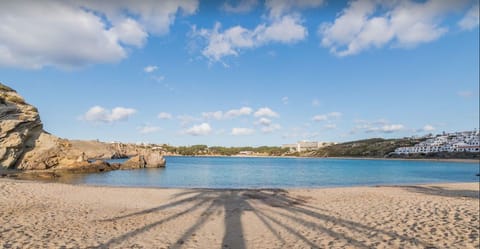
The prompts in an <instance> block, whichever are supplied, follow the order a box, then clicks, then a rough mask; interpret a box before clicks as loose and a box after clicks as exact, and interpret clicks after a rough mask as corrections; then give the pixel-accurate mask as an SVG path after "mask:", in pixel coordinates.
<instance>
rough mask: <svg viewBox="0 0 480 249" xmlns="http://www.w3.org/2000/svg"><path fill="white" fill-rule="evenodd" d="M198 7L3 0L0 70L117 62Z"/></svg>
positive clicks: (190, 0)
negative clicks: (132, 48)
mask: <svg viewBox="0 0 480 249" xmlns="http://www.w3.org/2000/svg"><path fill="white" fill-rule="evenodd" d="M197 7H198V1H197V0H185V1H173V0H166V1H128V0H120V1H56V0H45V1H33V0H32V1H2V3H1V8H0V33H1V34H2V35H1V36H0V66H8V67H20V68H29V69H40V68H43V67H45V66H54V67H60V68H77V67H82V66H86V65H90V64H96V63H111V62H118V61H120V60H122V59H124V58H126V57H127V56H128V49H129V46H133V47H142V46H143V45H144V44H145V42H146V39H147V38H148V36H149V34H154V35H163V34H166V33H168V29H169V26H170V25H171V24H172V23H173V22H174V20H175V18H176V16H177V13H179V12H180V11H181V12H182V13H184V14H186V15H189V14H193V13H194V12H195V11H196V10H197ZM46 13H48V14H46ZM133 17H135V19H134V18H133Z"/></svg>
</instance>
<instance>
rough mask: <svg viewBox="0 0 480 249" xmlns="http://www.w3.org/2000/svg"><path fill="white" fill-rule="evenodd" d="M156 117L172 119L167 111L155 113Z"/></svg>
mask: <svg viewBox="0 0 480 249" xmlns="http://www.w3.org/2000/svg"><path fill="white" fill-rule="evenodd" d="M157 118H159V119H172V114H170V113H168V112H161V113H159V114H158V115H157Z"/></svg>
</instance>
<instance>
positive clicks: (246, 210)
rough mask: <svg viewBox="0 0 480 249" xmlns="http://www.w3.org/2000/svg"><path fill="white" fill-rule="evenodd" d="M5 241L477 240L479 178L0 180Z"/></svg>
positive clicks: (123, 244) (418, 243) (467, 243)
mask: <svg viewBox="0 0 480 249" xmlns="http://www.w3.org/2000/svg"><path fill="white" fill-rule="evenodd" d="M0 191H1V193H2V195H0V203H1V206H2V212H0V223H1V224H2V229H3V232H2V233H0V247H2V246H3V247H6V248H9V247H11V248H17V247H18V248H25V247H28V248H39V247H41V248H60V247H68V248H71V247H73V248H86V247H95V248H97V247H99V248H132V247H133V248H159V247H164V248H259V249H263V248H343V247H356V248H379V247H380V248H426V247H435V248H452V247H456V248H478V245H479V236H478V235H479V233H480V231H479V230H480V227H479V226H478V220H479V219H480V217H479V216H480V214H479V207H478V203H479V189H478V184H477V183H449V184H421V185H409V186H374V187H346V188H324V189H309V188H307V189H236V190H233V189H159V188H131V187H105V186H86V185H71V184H58V183H45V182H43V183H42V182H36V181H22V180H13V179H0Z"/></svg>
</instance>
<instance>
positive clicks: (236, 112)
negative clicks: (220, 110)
mask: <svg viewBox="0 0 480 249" xmlns="http://www.w3.org/2000/svg"><path fill="white" fill-rule="evenodd" d="M252 112H253V110H252V108H250V107H242V108H240V109H232V110H229V111H227V112H225V117H226V118H234V117H239V116H248V115H250V114H251V113H252Z"/></svg>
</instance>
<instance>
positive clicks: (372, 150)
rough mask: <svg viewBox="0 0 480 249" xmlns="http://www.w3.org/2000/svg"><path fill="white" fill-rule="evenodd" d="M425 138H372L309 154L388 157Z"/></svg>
mask: <svg viewBox="0 0 480 249" xmlns="http://www.w3.org/2000/svg"><path fill="white" fill-rule="evenodd" d="M424 140H425V139H424V138H400V139H383V138H371V139H365V140H358V141H353V142H346V143H341V144H334V145H330V146H326V147H323V148H320V149H319V150H317V151H315V152H312V153H309V156H315V157H387V156H388V155H389V153H391V152H393V151H395V149H396V148H398V147H406V146H413V145H415V144H417V143H420V142H422V141H424Z"/></svg>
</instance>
